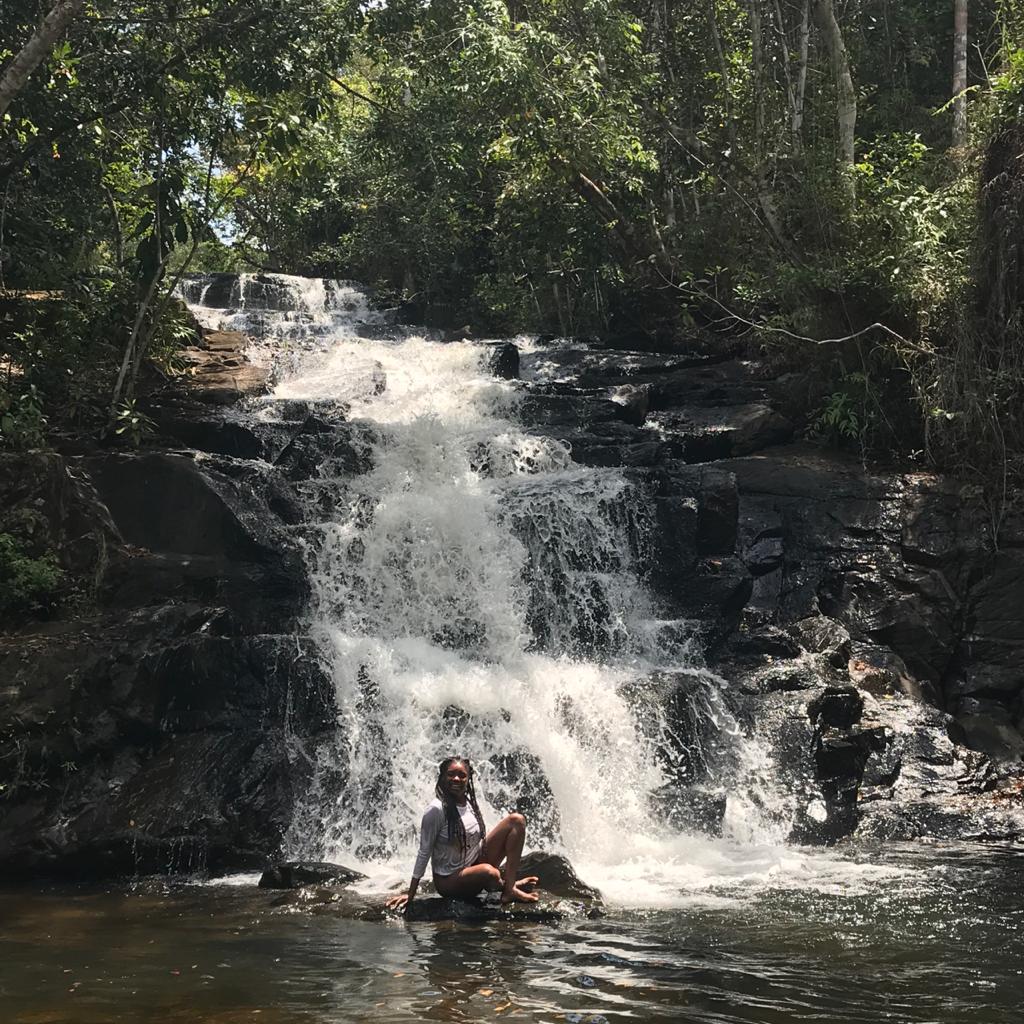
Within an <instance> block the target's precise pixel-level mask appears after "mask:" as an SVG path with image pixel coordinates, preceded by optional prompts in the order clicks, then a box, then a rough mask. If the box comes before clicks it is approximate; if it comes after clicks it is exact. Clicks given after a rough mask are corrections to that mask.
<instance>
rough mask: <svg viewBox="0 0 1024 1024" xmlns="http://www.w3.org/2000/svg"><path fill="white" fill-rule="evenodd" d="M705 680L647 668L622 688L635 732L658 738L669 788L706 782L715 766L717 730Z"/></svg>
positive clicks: (689, 675)
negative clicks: (650, 671) (713, 721)
mask: <svg viewBox="0 0 1024 1024" xmlns="http://www.w3.org/2000/svg"><path fill="white" fill-rule="evenodd" d="M709 685H710V684H709V682H708V681H707V680H706V679H705V678H704V677H703V676H701V675H700V674H699V673H696V672H685V671H680V672H667V671H661V672H652V673H651V674H650V675H647V676H645V677H643V678H642V679H638V680H637V681H636V682H632V683H628V684H626V685H625V686H623V687H621V688H620V690H619V693H620V695H621V696H623V697H624V698H625V699H626V700H627V702H628V703H629V707H630V710H631V711H632V713H633V716H634V718H635V720H636V724H637V728H638V729H639V731H640V733H641V734H642V735H644V736H647V737H648V738H650V739H651V740H653V741H655V742H656V743H657V748H656V749H657V757H658V760H659V764H660V767H661V769H662V773H663V775H664V777H665V778H666V779H667V780H668V782H669V784H670V786H671V787H673V788H677V787H681V786H692V785H694V784H695V783H702V782H706V781H707V780H708V779H709V778H710V776H711V774H712V771H713V769H714V766H715V753H716V743H717V740H718V736H717V733H716V732H715V731H714V730H713V729H712V728H711V727H710V722H709V716H708V713H707V712H708V708H709V707H710V706H711V703H712V702H711V701H710V700H709V694H708V686H709Z"/></svg>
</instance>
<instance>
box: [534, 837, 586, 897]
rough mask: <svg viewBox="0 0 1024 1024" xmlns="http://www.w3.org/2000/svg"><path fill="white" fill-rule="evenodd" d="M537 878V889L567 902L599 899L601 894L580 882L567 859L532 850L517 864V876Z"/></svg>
mask: <svg viewBox="0 0 1024 1024" xmlns="http://www.w3.org/2000/svg"><path fill="white" fill-rule="evenodd" d="M526 875H536V876H537V888H538V889H543V890H544V891H545V892H548V893H551V894H552V895H553V896H557V897H559V898H561V899H567V900H595V901H599V900H600V899H601V893H600V892H599V891H598V890H597V889H595V888H594V887H593V886H591V885H587V884H586V882H583V881H581V880H580V878H579V876H578V875H577V874H576V872H575V870H574V869H573V866H572V864H570V863H569V860H568V858H566V857H563V856H561V855H560V854H557V853H545V852H543V851H541V850H534V852H533V853H528V854H526V856H525V857H523V859H522V860H521V861H520V862H519V876H520V877H521V878H522V877H524V876H526Z"/></svg>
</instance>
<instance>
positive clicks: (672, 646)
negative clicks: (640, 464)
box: [185, 275, 891, 907]
mask: <svg viewBox="0 0 1024 1024" xmlns="http://www.w3.org/2000/svg"><path fill="white" fill-rule="evenodd" d="M215 286H216V282H212V284H211V282H206V283H204V282H203V281H202V280H197V281H194V282H190V283H189V285H188V286H187V288H186V290H185V297H186V298H187V299H188V300H189V302H190V304H191V305H192V308H193V310H194V311H195V313H196V315H197V316H198V317H199V318H200V320H201V321H202V322H203V323H204V325H206V326H209V327H215V328H217V329H235V330H242V331H244V332H245V333H246V334H247V335H249V336H250V337H251V338H252V339H253V341H252V344H251V348H250V358H252V359H254V360H256V361H260V362H263V363H264V364H266V365H267V366H268V367H269V368H270V371H271V380H272V382H273V387H272V390H271V392H270V394H269V395H268V396H267V397H266V398H265V399H264V400H262V401H260V402H259V403H258V404H257V405H256V406H255V407H254V408H253V409H252V410H251V411H250V415H252V416H255V417H257V418H261V419H264V420H269V421H273V420H274V419H276V418H278V417H280V415H281V412H282V409H284V408H293V407H294V405H295V404H296V403H302V404H304V405H305V407H306V408H308V409H309V410H311V411H312V412H315V414H316V415H318V416H319V417H320V418H321V419H322V420H323V421H324V422H325V423H327V424H328V425H333V427H334V428H335V429H339V430H340V429H342V427H344V430H345V432H346V433H345V437H346V446H347V447H346V453H347V455H346V457H345V458H341V459H338V458H334V457H331V456H330V455H328V456H325V458H324V460H323V462H322V465H321V469H320V473H319V475H318V476H317V477H316V478H315V479H313V480H311V481H308V482H306V484H305V485H304V488H305V489H304V500H305V504H306V508H305V512H306V523H305V524H304V526H303V527H301V530H302V538H303V543H304V545H305V548H306V552H307V564H308V567H309V573H310V580H311V590H312V601H311V607H310V613H309V630H310V632H311V634H312V635H313V637H314V638H315V639H316V641H317V643H318V645H319V648H320V650H321V651H322V654H323V657H324V659H325V660H326V661H327V663H328V664H329V666H330V671H331V675H332V678H333V680H334V686H335V696H336V704H337V709H338V727H337V730H336V733H335V736H334V738H333V739H332V740H331V741H330V742H328V743H325V744H322V745H320V746H319V747H318V748H317V749H312V750H310V749H304V750H301V751H298V756H303V757H306V758H308V759H309V760H310V762H311V763H312V765H313V779H314V781H313V785H312V787H311V790H310V792H309V793H308V794H307V796H306V797H305V798H304V799H303V800H302V801H301V802H300V804H299V806H297V808H296V811H295V817H294V821H293V824H292V828H291V831H290V834H289V836H288V840H287V843H288V847H289V852H290V853H291V854H292V855H294V856H302V857H314V858H317V859H327V860H336V861H342V862H345V863H349V864H354V865H357V866H359V867H360V868H361V870H364V871H366V872H367V874H369V875H370V879H371V881H370V883H368V884H369V885H371V886H373V885H377V886H378V888H379V885H380V883H381V882H385V881H386V882H387V883H391V882H393V881H395V880H396V879H397V878H398V877H405V876H407V875H408V872H409V867H410V866H411V862H412V858H413V853H414V849H415V845H416V828H417V826H418V821H419V816H420V815H421V814H422V811H423V809H424V807H425V806H426V804H427V802H428V801H429V799H430V796H431V795H432V794H431V790H432V785H433V779H434V775H435V773H436V765H437V762H438V761H439V760H440V759H441V758H442V757H443V756H446V755H449V754H453V753H454V754H458V755H460V756H464V757H468V758H470V759H471V760H472V761H473V763H474V765H475V767H476V771H477V776H478V790H479V791H480V793H481V794H482V796H483V798H484V799H483V800H482V808H483V811H484V815H485V818H486V819H487V820H488V822H490V823H493V822H494V821H495V820H496V819H498V818H499V817H500V816H501V815H502V814H504V813H507V812H508V811H510V810H512V809H516V808H518V809H521V810H523V811H524V812H525V813H526V814H527V815H528V817H529V819H530V822H531V825H530V833H529V836H528V842H529V844H530V845H532V846H534V847H545V848H554V849H557V850H559V851H561V852H564V853H566V854H567V855H568V856H569V858H570V859H571V860H572V862H573V863H574V864H575V865H576V867H577V870H578V871H579V873H580V874H581V876H582V877H584V878H585V879H587V880H588V881H590V882H592V883H593V884H595V885H597V886H598V887H599V888H601V890H602V891H603V893H604V895H605V897H606V899H607V900H609V901H610V902H612V903H616V904H619V905H623V906H633V907H671V906H676V905H681V904H685V903H687V902H690V901H693V900H698V901H700V900H705V901H706V900H708V899H729V898H739V897H740V896H741V895H742V893H743V892H744V891H745V890H749V889H750V888H751V887H763V886H769V887H776V888H779V887H781V888H790V887H792V888H801V887H812V888H814V887H828V886H833V885H841V886H857V885H859V884H861V883H864V884H867V883H869V882H870V881H871V879H873V878H876V877H878V876H879V875H881V874H884V873H885V871H888V870H891V869H882V868H877V869H876V868H872V867H871V866H870V865H858V864H854V863H853V862H852V861H849V860H845V859H843V860H841V859H837V858H833V857H830V856H828V855H825V854H821V853H814V854H811V853H808V852H806V851H801V850H798V849H794V848H789V847H786V846H785V844H784V839H785V836H786V835H787V834H788V831H789V825H790V819H789V814H790V809H789V807H788V803H787V800H788V798H787V796H786V794H784V793H783V792H782V790H781V787H779V786H778V785H777V783H776V781H775V778H774V766H773V765H772V763H771V758H770V755H769V753H768V752H767V751H766V750H765V749H763V748H762V747H761V746H760V744H758V743H757V742H756V741H755V740H753V739H751V738H749V737H748V736H746V735H744V731H743V730H742V729H741V728H740V725H739V724H738V723H737V721H736V719H735V717H734V716H733V714H732V712H731V711H730V709H729V704H728V701H727V700H726V699H725V695H724V689H723V688H724V687H725V685H726V684H725V682H724V681H723V680H721V679H719V678H718V677H716V676H715V675H713V674H712V673H711V672H709V671H708V670H706V669H705V668H704V667H703V664H702V661H701V656H700V649H699V643H698V642H697V639H696V638H695V637H694V636H693V633H692V630H691V629H690V628H689V625H688V623H687V622H685V621H682V620H677V619H672V618H671V617H666V611H665V609H664V608H662V607H660V606H659V602H658V600H657V599H656V597H655V596H654V594H653V593H652V591H651V590H650V589H649V587H648V586H647V584H646V581H645V578H646V575H647V573H648V572H649V571H650V563H651V558H652V555H651V548H652V531H654V530H655V529H656V528H657V526H656V523H655V522H654V520H653V518H652V516H651V513H650V506H651V502H650V495H649V494H648V493H647V492H646V491H645V488H644V484H643V481H642V480H638V479H636V478H634V477H632V476H630V475H629V474H628V472H627V471H626V470H623V469H620V468H592V467H585V466H581V465H578V464H576V463H574V462H573V461H572V452H571V448H570V446H569V444H568V443H566V442H565V441H563V440H559V439H558V438H556V437H553V436H547V435H545V434H544V433H543V432H541V431H538V430H532V429H529V428H527V427H526V426H525V425H524V424H523V422H522V417H521V415H520V412H521V409H522V407H523V403H524V401H525V400H526V399H527V398H528V396H529V394H530V384H529V383H524V382H521V381H517V380H504V379H499V378H497V377H495V376H494V375H493V373H492V372H491V361H492V359H493V354H494V345H493V344H471V343H467V342H447V343H446V342H444V341H442V340H439V339H438V338H435V337H431V336H430V335H429V332H422V331H420V332H417V331H414V330H410V329H405V328H400V327H395V326H392V325H389V324H388V323H387V317H386V316H385V315H383V314H381V313H379V312H376V311H374V310H373V309H372V308H371V306H370V303H369V302H368V301H367V298H366V295H365V293H364V292H363V291H362V290H361V289H359V288H358V287H357V286H354V285H352V284H349V283H343V282H310V281H309V280H306V279H295V278H288V277H285V276H284V275H273V276H263V277H261V278H258V279H257V278H255V277H252V278H247V277H246V276H245V275H243V276H242V277H241V278H240V279H237V280H236V282H235V284H233V285H232V287H233V288H235V289H236V291H235V292H231V293H230V294H227V295H225V296H221V297H220V299H219V300H217V301H218V302H219V303H220V304H219V305H216V306H214V305H212V304H210V303H211V302H212V299H211V288H213V287H215ZM515 343H516V345H517V346H518V347H519V349H520V351H521V352H523V353H526V354H529V353H531V351H535V349H536V347H535V344H534V343H533V342H532V341H531V340H530V339H525V338H518V339H516V340H515ZM353 464H356V465H357V466H358V467H359V471H357V472H353V471H352V466H353ZM702 780H704V781H705V782H707V781H708V780H710V782H711V784H713V786H714V787H715V788H716V790H718V791H721V792H722V793H723V794H724V799H725V801H726V807H725V812H724V816H723V826H722V829H723V835H722V836H721V838H709V837H708V836H705V835H703V834H701V832H700V830H699V827H698V825H699V823H698V821H697V820H696V819H695V818H693V817H692V816H690V812H689V811H688V808H687V805H686V804H685V802H683V803H682V804H680V802H679V800H678V794H679V793H680V792H681V791H682V790H683V789H685V788H686V787H687V786H690V785H692V784H694V783H699V782H701V781H702Z"/></svg>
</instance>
